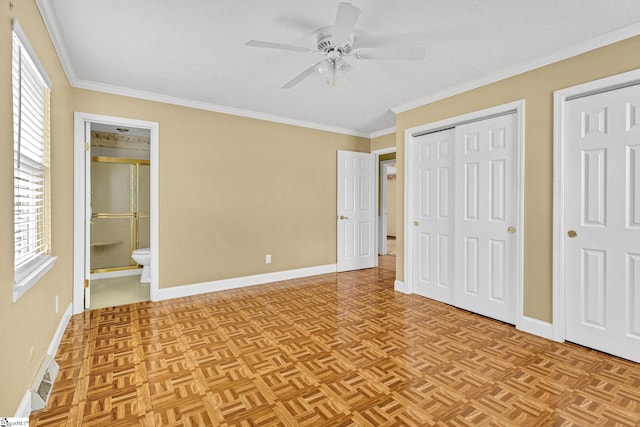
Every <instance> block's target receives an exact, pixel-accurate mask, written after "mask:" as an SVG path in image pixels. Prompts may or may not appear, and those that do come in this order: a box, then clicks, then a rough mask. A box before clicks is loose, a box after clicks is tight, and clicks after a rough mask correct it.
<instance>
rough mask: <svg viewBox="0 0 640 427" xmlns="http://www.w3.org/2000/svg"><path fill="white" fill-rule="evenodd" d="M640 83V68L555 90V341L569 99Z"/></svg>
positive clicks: (561, 289) (559, 318) (561, 300)
mask: <svg viewBox="0 0 640 427" xmlns="http://www.w3.org/2000/svg"><path fill="white" fill-rule="evenodd" d="M636 84H640V70H634V71H629V72H626V73H622V74H616V75H614V76H611V77H605V78H603V79H598V80H594V81H591V82H587V83H583V84H580V85H576V86H571V87H568V88H565V89H561V90H557V91H555V92H554V93H553V159H554V161H553V176H554V179H553V277H552V289H553V291H552V297H553V322H552V334H553V339H554V340H555V341H560V342H562V341H564V340H565V336H566V335H565V327H566V318H565V315H566V310H565V304H566V298H565V291H566V290H565V286H564V275H565V245H564V242H565V239H564V236H565V232H566V230H565V227H564V219H565V208H564V204H565V197H564V193H565V185H564V183H565V173H566V165H565V148H566V147H565V146H566V141H565V137H564V134H565V132H564V131H565V121H566V112H565V109H566V103H567V101H570V100H572V99H575V98H581V97H585V96H589V95H595V94H597V93H602V92H608V91H610V90H614V89H620V88H623V87H626V86H632V85H636Z"/></svg>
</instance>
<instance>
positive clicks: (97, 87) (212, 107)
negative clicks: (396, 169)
mask: <svg viewBox="0 0 640 427" xmlns="http://www.w3.org/2000/svg"><path fill="white" fill-rule="evenodd" d="M72 86H73V87H75V88H78V89H87V90H92V91H96V92H104V93H109V94H112V95H121V96H128V97H131V98H138V99H144V100H147V101H155V102H161V103H163V104H172V105H178V106H181V107H188V108H196V109H199V110H205V111H213V112H216V113H222V114H230V115H233V116H240V117H247V118H250V119H257V120H264V121H268V122H275V123H281V124H285V125H292V126H299V127H304V128H309V129H316V130H321V131H325V132H333V133H340V134H344V135H351V136H358V137H362V138H369V133H365V132H359V131H357V130H354V129H347V128H342V127H337V126H329V125H324V124H320V123H314V122H308V121H305V120H297V119H292V118H289V117H282V116H276V115H273V114H266V113H260V112H257V111H251V110H244V109H241V108H235V107H227V106H225V105H218V104H212V103H208V102H201V101H194V100H191V99H185V98H178V97H174V96H169V95H163V94H159V93H155V92H147V91H143V90H137V89H129V88H125V87H121V86H114V85H106V84H102V83H95V82H90V81H87V80H76V81H75V82H74V83H72Z"/></svg>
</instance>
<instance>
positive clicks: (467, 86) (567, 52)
mask: <svg viewBox="0 0 640 427" xmlns="http://www.w3.org/2000/svg"><path fill="white" fill-rule="evenodd" d="M639 34H640V23H635V24H631V25H627V26H626V27H622V28H619V29H617V30H615V31H611V32H609V33H606V34H602V35H600V36H597V37H594V38H592V39H589V40H585V41H583V42H581V43H578V44H575V45H573V46H570V47H568V48H565V49H561V50H559V51H557V52H555V53H552V54H551V55H549V56H546V57H544V58H541V59H537V60H535V61H532V62H529V63H527V64H525V65H520V66H517V67H513V68H511V69H509V70H506V71H503V72H500V73H497V74H493V75H491V76H487V77H483V78H480V79H476V80H472V81H470V82H467V83H463V84H461V85H457V86H453V87H450V88H448V89H445V90H442V91H440V92H437V93H434V94H432V95H428V96H425V97H423V98H418V99H416V100H414V101H411V102H408V103H406V104H402V105H399V106H397V107H394V108H392V109H391V111H393V112H394V113H395V114H400V113H404V112H405V111H409V110H413V109H414V108H418V107H421V106H423V105H427V104H431V103H433V102H436V101H440V100H442V99H445V98H449V97H451V96H454V95H458V94H461V93H463V92H468V91H470V90H473V89H477V88H479V87H482V86H486V85H488V84H491V83H495V82H498V81H500V80H504V79H507V78H509V77H513V76H516V75H518V74H522V73H525V72H527V71H531V70H535V69H536V68H540V67H543V66H545V65H549V64H553V63H556V62H560V61H563V60H565V59H568V58H572V57H574V56H577V55H580V54H582V53H585V52H589V51H591V50H595V49H598V48H601V47H603V46H607V45H610V44H613V43H616V42H619V41H622V40H625V39H628V38H630V37H634V36H637V35H639Z"/></svg>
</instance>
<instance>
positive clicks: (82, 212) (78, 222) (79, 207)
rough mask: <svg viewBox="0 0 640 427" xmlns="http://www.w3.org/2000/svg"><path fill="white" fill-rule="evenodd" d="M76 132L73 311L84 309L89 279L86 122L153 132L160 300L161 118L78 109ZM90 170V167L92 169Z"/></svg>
mask: <svg viewBox="0 0 640 427" xmlns="http://www.w3.org/2000/svg"><path fill="white" fill-rule="evenodd" d="M73 120H74V135H73V159H74V160H73V184H74V190H73V314H78V313H82V312H83V311H84V280H85V249H86V248H85V244H86V240H85V226H86V223H87V221H89V220H90V218H87V214H86V212H87V209H86V207H87V202H88V201H87V200H86V197H85V195H86V191H87V179H88V176H87V175H85V146H84V144H85V140H84V137H85V124H86V123H100V124H108V125H118V126H124V127H127V126H130V127H137V128H141V129H148V130H149V133H150V150H151V151H150V153H149V156H150V161H151V165H150V171H149V172H150V187H151V188H150V204H151V205H150V216H151V218H150V226H151V230H150V246H151V265H150V268H151V283H150V287H149V289H150V290H149V293H150V295H149V296H150V299H151V301H158V284H159V268H158V260H159V258H160V257H159V253H158V251H159V247H160V246H159V242H158V238H159V231H158V230H159V226H158V225H159V222H158V213H159V204H158V199H159V197H158V194H159V186H158V183H159V176H160V172H159V170H160V165H159V152H158V151H159V150H158V148H159V146H158V144H159V138H160V133H159V130H160V125H159V123H157V122H149V121H143V120H135V119H127V118H123V117H114V116H105V115H99V114H91V113H83V112H75V113H74V115H73ZM88 172H89V173H90V171H88Z"/></svg>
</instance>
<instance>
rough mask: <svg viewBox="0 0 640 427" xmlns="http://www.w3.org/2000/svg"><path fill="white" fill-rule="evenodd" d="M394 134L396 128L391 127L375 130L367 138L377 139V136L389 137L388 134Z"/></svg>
mask: <svg viewBox="0 0 640 427" xmlns="http://www.w3.org/2000/svg"><path fill="white" fill-rule="evenodd" d="M395 132H396V127H395V126H392V127H390V128H386V129H381V130H377V131H375V132H371V134H369V138H371V139H373V138H377V137H379V136H385V135H389V134H390V133H395Z"/></svg>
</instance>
